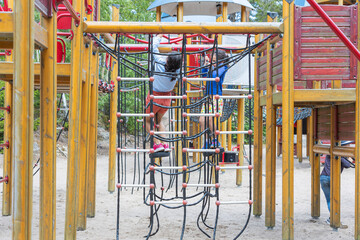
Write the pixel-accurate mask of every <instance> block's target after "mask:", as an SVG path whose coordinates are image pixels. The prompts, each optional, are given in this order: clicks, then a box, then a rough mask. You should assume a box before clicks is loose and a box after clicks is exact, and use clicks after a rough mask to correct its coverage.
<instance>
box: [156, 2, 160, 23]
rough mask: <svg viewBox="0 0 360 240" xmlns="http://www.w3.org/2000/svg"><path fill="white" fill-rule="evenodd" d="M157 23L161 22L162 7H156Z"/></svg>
mask: <svg viewBox="0 0 360 240" xmlns="http://www.w3.org/2000/svg"><path fill="white" fill-rule="evenodd" d="M156 21H157V22H161V6H159V7H156Z"/></svg>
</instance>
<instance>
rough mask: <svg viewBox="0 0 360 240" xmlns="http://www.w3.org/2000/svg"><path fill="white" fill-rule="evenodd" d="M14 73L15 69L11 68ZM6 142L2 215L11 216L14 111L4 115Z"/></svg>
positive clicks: (9, 94)
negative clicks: (5, 178)
mask: <svg viewBox="0 0 360 240" xmlns="http://www.w3.org/2000/svg"><path fill="white" fill-rule="evenodd" d="M8 4H9V7H11V8H13V2H12V1H9V2H8ZM5 61H6V62H11V61H12V55H10V56H8V55H6V56H5ZM11 69H12V70H13V71H14V67H12V68H11ZM12 101H13V84H12V81H11V83H10V82H6V83H5V99H4V106H10V109H12V108H13V104H12ZM4 118H5V121H4V141H9V148H5V149H4V160H3V161H4V162H3V176H7V177H8V182H7V183H5V184H3V197H2V215H3V216H10V215H11V208H12V195H11V192H12V181H13V179H12V166H13V164H12V155H13V152H12V133H13V132H12V125H13V124H12V111H10V112H5V113H4Z"/></svg>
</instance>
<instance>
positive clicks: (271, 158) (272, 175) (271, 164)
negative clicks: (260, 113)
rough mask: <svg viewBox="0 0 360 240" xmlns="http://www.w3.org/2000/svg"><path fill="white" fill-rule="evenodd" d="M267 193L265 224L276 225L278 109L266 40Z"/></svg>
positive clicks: (269, 48)
mask: <svg viewBox="0 0 360 240" xmlns="http://www.w3.org/2000/svg"><path fill="white" fill-rule="evenodd" d="M266 46H267V51H266V69H267V70H266V71H267V72H266V74H267V79H266V187H265V189H266V191H265V192H266V195H265V226H266V227H268V228H273V227H274V226H275V205H276V203H275V195H276V192H275V188H276V109H275V106H274V104H273V98H272V94H273V91H274V88H273V86H272V84H271V77H272V76H271V69H270V68H271V62H272V54H271V51H272V50H271V47H270V42H269V41H267V42H266Z"/></svg>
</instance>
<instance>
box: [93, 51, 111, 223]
mask: <svg viewBox="0 0 360 240" xmlns="http://www.w3.org/2000/svg"><path fill="white" fill-rule="evenodd" d="M98 60H99V55H98V52H93V54H92V56H91V59H90V68H91V73H92V75H91V82H92V84H91V98H90V102H91V103H90V104H91V106H90V137H89V138H90V139H89V140H90V147H89V150H90V152H89V184H88V186H89V191H88V198H87V205H88V206H87V210H88V211H87V216H88V217H95V202H96V154H97V122H98V85H97V83H98V76H99V63H98ZM115 86H116V85H115Z"/></svg>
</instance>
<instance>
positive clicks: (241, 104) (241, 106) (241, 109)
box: [229, 99, 251, 186]
mask: <svg viewBox="0 0 360 240" xmlns="http://www.w3.org/2000/svg"><path fill="white" fill-rule="evenodd" d="M237 104H238V109H237V110H238V117H237V118H238V119H237V129H238V131H244V130H245V129H244V122H245V101H244V99H239V100H238V103H237ZM250 128H251V127H250ZM250 128H249V129H250ZM246 130H247V129H246ZM229 131H231V129H230V130H229ZM236 144H237V146H238V147H239V166H243V165H244V151H243V147H244V134H238V135H237V139H236ZM236 185H237V186H241V185H242V170H241V169H237V170H236Z"/></svg>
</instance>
